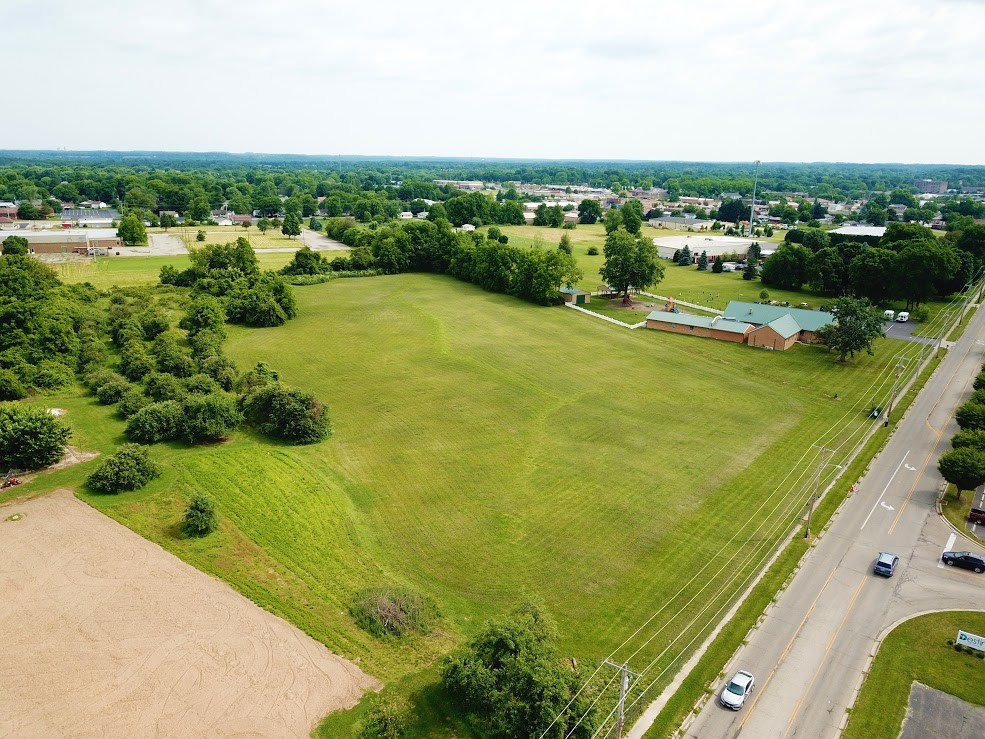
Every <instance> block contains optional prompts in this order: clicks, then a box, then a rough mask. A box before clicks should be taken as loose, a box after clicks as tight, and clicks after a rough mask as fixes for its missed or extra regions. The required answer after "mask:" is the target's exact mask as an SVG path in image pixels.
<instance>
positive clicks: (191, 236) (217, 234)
mask: <svg viewBox="0 0 985 739" xmlns="http://www.w3.org/2000/svg"><path fill="white" fill-rule="evenodd" d="M305 223H307V220H306V221H305ZM200 230H202V231H205V242H204V243H206V244H225V243H226V242H228V241H235V240H236V239H238V238H239V237H240V236H245V237H246V238H247V239H248V240H249V242H250V244H251V245H252V246H253V248H254V249H274V248H278V247H292V248H295V249H296V248H297V247H299V246H301V244H302V239H301V237H299V236H296V237H294V238H293V239H292V238H290V237H288V236H285V235H284V234H282V233H281V232H280V229H279V228H268V229H267V232H266V233H260V229H258V228H257V227H256V226H253V227H252V228H246V229H244V228H243V227H242V226H201V227H199V226H187V227H185V226H177V227H175V228H169V229H168V230H167V233H169V234H170V235H171V236H175V237H177V238H179V239H181V240H182V241H184V242H185V246H187V247H190V248H194V247H195V246H196V245H198V244H201V243H203V242H199V241H197V240H196V238H195V237H196V236H197V235H198V232H199V231H200ZM148 232H149V233H164V229H162V228H151V229H148Z"/></svg>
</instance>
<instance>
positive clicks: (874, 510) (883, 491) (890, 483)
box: [858, 449, 910, 531]
mask: <svg viewBox="0 0 985 739" xmlns="http://www.w3.org/2000/svg"><path fill="white" fill-rule="evenodd" d="M909 453H910V451H909V449H908V450H907V451H906V454H904V455H903V459H901V460H900V462H899V464H898V465H896V470H895V471H894V472H893V475H892V477H890V478H889V482H887V483H886V487H884V488H883V489H882V492H881V493H879V500H877V501H876V502H875V503H873V504H872V510H871V511H869V515H868V516H866V517H865V520H864V521H862V525H861V526H859V529H858V530H859V531H861V530H862V529H864V528H865V524H867V523H868V522H869V519H870V518H872V514H873V513H875V512H876V508H878V507H879V503H881V502H882V496H884V495H885V494H886V491H887V490H889V486H890V485H892V484H893V480H895V479H896V473H897V472H899V471H900V467H902V466H903V463H904V462H905V461H906V457H907V455H908V454H909Z"/></svg>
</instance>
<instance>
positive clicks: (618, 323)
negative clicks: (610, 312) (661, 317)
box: [565, 303, 646, 328]
mask: <svg viewBox="0 0 985 739" xmlns="http://www.w3.org/2000/svg"><path fill="white" fill-rule="evenodd" d="M565 305H566V306H567V307H568V308H571V309H572V310H576V311H579V312H581V313H585V314H587V315H590V316H592V317H593V318H599V319H601V320H603V321H608V322H609V323H614V324H615V325H616V326H622V327H623V328H643V327H644V326H646V321H640V322H639V323H634V324H629V323H623V322H622V321H618V320H616V319H615V318H609V317H608V316H603V315H602V314H601V313H596V312H595V311H591V310H588V309H587V308H582V307H581V306H580V305H574V304H573V303H565Z"/></svg>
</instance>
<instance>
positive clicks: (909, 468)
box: [905, 464, 916, 472]
mask: <svg viewBox="0 0 985 739" xmlns="http://www.w3.org/2000/svg"><path fill="white" fill-rule="evenodd" d="M905 467H906V469H908V470H909V471H910V472H913V471H914V470H916V467H914V466H913V465H910V464H908V465H905Z"/></svg>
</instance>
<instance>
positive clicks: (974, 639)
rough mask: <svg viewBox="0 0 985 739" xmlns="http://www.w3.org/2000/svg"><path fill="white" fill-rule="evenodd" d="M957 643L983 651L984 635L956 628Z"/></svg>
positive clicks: (984, 647)
mask: <svg viewBox="0 0 985 739" xmlns="http://www.w3.org/2000/svg"><path fill="white" fill-rule="evenodd" d="M958 644H960V645H961V646H963V647H971V648H972V649H979V650H981V651H983V652H985V637H982V636H978V635H977V634H969V633H968V632H967V631H961V629H958Z"/></svg>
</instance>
